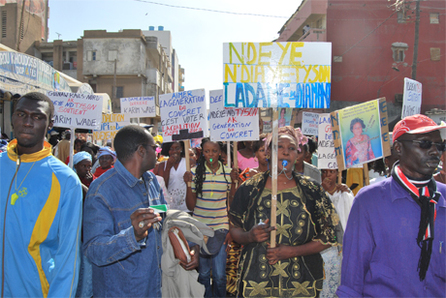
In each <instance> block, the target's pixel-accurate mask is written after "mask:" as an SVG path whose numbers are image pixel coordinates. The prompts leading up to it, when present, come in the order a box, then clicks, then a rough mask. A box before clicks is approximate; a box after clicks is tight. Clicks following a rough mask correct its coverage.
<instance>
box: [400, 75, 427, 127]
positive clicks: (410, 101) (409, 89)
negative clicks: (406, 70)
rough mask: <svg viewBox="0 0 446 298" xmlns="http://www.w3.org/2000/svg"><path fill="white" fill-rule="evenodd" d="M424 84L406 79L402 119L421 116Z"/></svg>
mask: <svg viewBox="0 0 446 298" xmlns="http://www.w3.org/2000/svg"><path fill="white" fill-rule="evenodd" d="M421 92H422V84H421V83H420V82H417V81H415V80H412V79H409V78H404V92H403V108H402V110H401V119H403V118H405V117H407V116H412V115H415V114H419V113H420V111H421Z"/></svg>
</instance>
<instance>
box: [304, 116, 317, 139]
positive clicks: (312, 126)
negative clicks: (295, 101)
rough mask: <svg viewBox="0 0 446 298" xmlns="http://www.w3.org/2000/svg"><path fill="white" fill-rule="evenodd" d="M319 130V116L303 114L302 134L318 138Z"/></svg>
mask: <svg viewBox="0 0 446 298" xmlns="http://www.w3.org/2000/svg"><path fill="white" fill-rule="evenodd" d="M318 129H319V114H318V113H310V112H303V113H302V133H303V134H304V135H310V136H317V135H318Z"/></svg>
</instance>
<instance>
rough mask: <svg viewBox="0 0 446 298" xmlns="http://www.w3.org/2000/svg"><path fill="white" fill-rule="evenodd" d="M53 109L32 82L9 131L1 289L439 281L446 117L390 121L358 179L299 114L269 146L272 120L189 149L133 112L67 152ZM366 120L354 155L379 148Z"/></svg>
mask: <svg viewBox="0 0 446 298" xmlns="http://www.w3.org/2000/svg"><path fill="white" fill-rule="evenodd" d="M53 115H54V106H53V104H52V102H51V100H50V99H49V98H48V97H46V96H45V95H43V94H40V93H28V94H25V95H24V96H22V97H21V98H20V99H19V100H18V102H17V105H16V107H15V110H14V113H13V115H12V124H13V132H14V136H15V139H13V140H11V141H10V140H3V138H2V143H1V145H2V147H0V148H4V149H3V150H4V152H2V153H0V169H1V177H0V181H1V184H0V186H1V192H0V197H1V200H0V203H1V205H0V206H1V210H0V212H1V213H2V214H3V215H4V216H3V217H2V229H1V235H2V259H1V266H2V275H1V280H0V281H1V296H2V297H13V296H20V297H29V296H32V297H37V296H43V297H53V296H57V297H72V296H73V297H74V296H75V297H111V296H113V297H227V296H236V297H336V295H337V296H338V297H445V295H446V293H445V288H446V286H445V285H446V280H445V268H446V257H445V247H444V241H445V237H446V231H445V227H446V202H445V198H446V185H445V184H444V183H445V181H446V179H445V172H444V170H441V169H440V167H439V165H440V161H441V162H442V163H443V167H444V164H445V158H446V157H445V155H446V153H445V147H446V145H445V141H444V139H445V137H446V126H439V125H437V124H436V123H435V122H434V121H432V120H431V119H429V118H428V117H426V116H423V115H414V116H409V117H406V118H405V119H403V120H401V121H400V122H398V123H397V124H396V125H395V127H394V130H393V134H392V141H393V143H392V150H391V152H392V154H391V156H389V157H387V158H386V159H385V160H383V161H381V163H380V162H379V161H375V166H374V168H375V169H377V170H376V171H377V172H379V174H380V177H382V179H376V181H373V182H374V183H373V184H372V185H370V186H366V187H361V186H358V185H359V184H358V183H355V184H356V185H353V183H351V184H349V180H348V179H345V178H346V177H344V181H347V182H345V183H342V182H341V180H342V179H341V177H342V175H341V174H342V173H340V172H339V171H338V170H337V169H322V170H319V169H318V168H317V166H316V165H315V164H314V163H315V158H314V157H315V151H316V147H317V146H316V145H317V141H315V140H314V139H313V138H311V137H309V136H305V135H303V134H302V132H301V130H300V128H294V127H290V126H283V127H280V128H279V132H278V144H277V156H272V135H271V134H262V133H261V134H260V137H259V140H257V141H244V142H239V144H238V146H237V147H238V148H239V150H237V152H233V148H231V147H230V148H229V150H228V147H227V144H223V143H221V142H214V141H212V140H210V139H208V138H204V139H202V140H201V146H200V147H198V148H192V149H190V150H187V149H186V148H188V146H185V144H184V142H183V141H176V142H171V143H163V142H162V138H159V137H153V136H152V134H151V133H150V131H149V130H147V129H145V128H144V127H141V126H138V125H128V126H125V127H123V128H121V129H120V130H119V131H118V133H117V134H116V137H115V139H114V141H113V143H112V144H111V143H110V144H107V145H108V146H102V147H99V146H97V145H95V144H93V143H91V142H85V141H84V140H81V139H76V141H75V142H74V144H73V146H74V152H75V154H74V155H73V162H72V164H73V167H72V168H69V167H68V166H67V164H69V158H70V157H69V151H70V149H71V146H72V145H71V143H70V139H71V135H70V134H71V133H74V132H70V131H66V132H64V133H63V136H62V140H60V141H59V140H55V139H54V138H53V137H55V135H56V134H51V135H50V136H51V138H50V140H51V144H50V143H49V142H47V141H46V137H47V133H48V131H50V130H51V129H52V117H53ZM362 125H363V124H362V123H361V122H360V121H355V122H354V123H353V121H352V125H351V130H352V132H353V133H354V139H352V140H351V144H349V149H348V150H350V151H349V152H350V153H349V154H350V157H351V158H350V160H351V163H352V164H357V163H361V162H364V161H366V160H369V159H371V158H372V159H373V158H374V156H373V152H370V145H369V141H368V139H366V138H364V137H363V135H362V128H363V127H362ZM349 142H350V141H349ZM361 148H362V149H361ZM67 152H68V155H67ZM228 153H229V154H230V156H229V157H228V156H227V154H228ZM367 156H368V157H367ZM234 158H236V160H237V162H238V163H237V166H234V164H236V163H234ZM273 158H276V159H277V160H276V161H277V173H272V170H271V169H272V162H273ZM228 160H230V161H231V162H230V163H228ZM187 163H189V164H190V165H191V168H190V169H188V168H187V166H186V164H187ZM378 168H379V170H378ZM273 174H275V175H273ZM273 176H276V180H273ZM374 179H375V178H374ZM378 180H379V181H378ZM362 182H363V181H362ZM365 184H368V183H365ZM351 188H355V189H356V191H355V193H357V194H355V193H354V192H352V190H351ZM273 193H274V196H273ZM162 206H167V209H168V210H167V212H164V211H163V207H162ZM273 208H275V209H274V210H275V211H274V212H273V213H272V210H273ZM271 214H275V218H272V217H271ZM178 230H180V232H181V233H180V234H181V237H180V236H178V235H179V234H178V233H179V232H178ZM175 233H177V234H176V235H177V236H178V237H177V238H175V236H172V235H174V234H175ZM183 234H184V235H183ZM271 235H273V237H274V236H275V237H274V238H273V239H272V238H271ZM170 237H174V239H177V240H178V239H181V241H178V243H180V245H179V246H177V245H176V244H175V243H177V242H175V241H173V240H170V241H169V240H168V239H171V238H170ZM174 242H175V243H174ZM178 249H179V251H180V252H178Z"/></svg>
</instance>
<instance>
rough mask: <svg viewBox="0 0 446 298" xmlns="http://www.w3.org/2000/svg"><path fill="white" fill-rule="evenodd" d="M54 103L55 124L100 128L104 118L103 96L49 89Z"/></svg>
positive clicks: (59, 125)
mask: <svg viewBox="0 0 446 298" xmlns="http://www.w3.org/2000/svg"><path fill="white" fill-rule="evenodd" d="M47 96H48V97H49V98H50V99H51V101H52V102H53V104H54V126H55V127H65V128H83V129H99V128H100V125H101V120H102V102H103V101H102V96H97V95H89V94H80V93H69V92H56V91H48V92H47Z"/></svg>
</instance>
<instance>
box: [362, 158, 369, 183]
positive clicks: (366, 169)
mask: <svg viewBox="0 0 446 298" xmlns="http://www.w3.org/2000/svg"><path fill="white" fill-rule="evenodd" d="M363 169H364V180H365V183H364V184H365V185H370V176H369V166H368V164H366V163H365V164H363Z"/></svg>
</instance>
